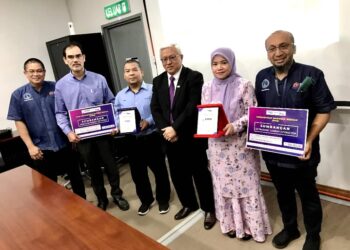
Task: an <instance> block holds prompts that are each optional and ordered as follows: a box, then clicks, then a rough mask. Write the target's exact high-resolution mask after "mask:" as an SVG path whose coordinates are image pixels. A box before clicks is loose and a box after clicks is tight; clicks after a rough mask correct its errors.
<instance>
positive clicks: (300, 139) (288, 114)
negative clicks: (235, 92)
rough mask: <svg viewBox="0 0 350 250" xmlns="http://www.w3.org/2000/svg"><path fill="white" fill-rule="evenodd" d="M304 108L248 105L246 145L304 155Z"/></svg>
mask: <svg viewBox="0 0 350 250" xmlns="http://www.w3.org/2000/svg"><path fill="white" fill-rule="evenodd" d="M308 113H309V111H308V110H307V109H285V108H262V107H250V108H249V122H248V135H247V147H248V148H253V149H258V150H263V151H268V152H272V153H277V154H285V155H291V156H302V155H304V149H305V143H306V135H307V122H308V121H307V120H308Z"/></svg>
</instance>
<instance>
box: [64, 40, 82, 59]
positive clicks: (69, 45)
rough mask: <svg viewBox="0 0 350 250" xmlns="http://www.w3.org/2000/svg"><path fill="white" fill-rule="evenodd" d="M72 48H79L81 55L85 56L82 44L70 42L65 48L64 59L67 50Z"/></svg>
mask: <svg viewBox="0 0 350 250" xmlns="http://www.w3.org/2000/svg"><path fill="white" fill-rule="evenodd" d="M71 47H78V48H79V49H80V51H81V53H82V54H84V51H83V47H82V46H81V44H80V43H78V42H70V43H68V44H67V45H66V46H64V48H63V57H64V58H66V50H67V48H71Z"/></svg>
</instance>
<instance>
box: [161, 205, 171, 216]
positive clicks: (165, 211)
mask: <svg viewBox="0 0 350 250" xmlns="http://www.w3.org/2000/svg"><path fill="white" fill-rule="evenodd" d="M169 210H170V207H169V203H168V202H165V203H159V213H160V214H166V213H167V212H169Z"/></svg>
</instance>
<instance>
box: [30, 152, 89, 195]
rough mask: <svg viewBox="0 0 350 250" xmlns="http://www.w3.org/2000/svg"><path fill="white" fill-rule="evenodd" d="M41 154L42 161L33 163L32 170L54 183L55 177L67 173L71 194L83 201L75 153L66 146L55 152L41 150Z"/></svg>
mask: <svg viewBox="0 0 350 250" xmlns="http://www.w3.org/2000/svg"><path fill="white" fill-rule="evenodd" d="M43 153H44V158H43V159H42V160H35V161H33V168H34V169H36V170H37V171H38V172H40V173H41V174H43V175H45V176H46V177H48V178H50V179H51V180H53V181H55V182H57V175H62V174H65V173H67V175H68V177H69V179H70V181H71V185H72V189H73V192H74V193H76V194H77V195H79V196H80V197H82V198H84V199H85V198H86V195H85V187H84V182H83V179H82V177H81V174H80V169H79V162H78V156H77V154H76V152H74V151H73V150H72V149H71V147H70V146H67V147H65V148H63V149H61V150H59V151H57V152H54V151H50V150H43Z"/></svg>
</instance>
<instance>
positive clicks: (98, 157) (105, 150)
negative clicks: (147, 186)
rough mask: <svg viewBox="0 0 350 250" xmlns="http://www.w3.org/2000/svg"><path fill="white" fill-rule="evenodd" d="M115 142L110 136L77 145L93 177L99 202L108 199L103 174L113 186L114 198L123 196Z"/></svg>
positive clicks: (112, 193)
mask: <svg viewBox="0 0 350 250" xmlns="http://www.w3.org/2000/svg"><path fill="white" fill-rule="evenodd" d="M112 143H113V141H112V138H111V137H110V136H101V137H96V138H91V139H85V140H82V141H80V142H79V143H78V144H77V148H78V151H79V153H80V155H81V157H82V158H83V160H84V162H85V163H86V166H87V169H88V170H89V173H90V176H91V186H92V188H93V190H94V192H95V194H96V196H97V198H98V199H99V200H106V199H107V191H106V189H105V187H104V180H103V172H102V169H101V167H102V166H103V167H104V170H105V172H106V174H107V178H108V181H109V184H110V185H111V195H112V197H115V196H121V195H122V194H123V191H122V190H121V189H120V187H119V184H120V178H119V170H118V168H117V166H116V162H115V160H114V157H113V144H112Z"/></svg>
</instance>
